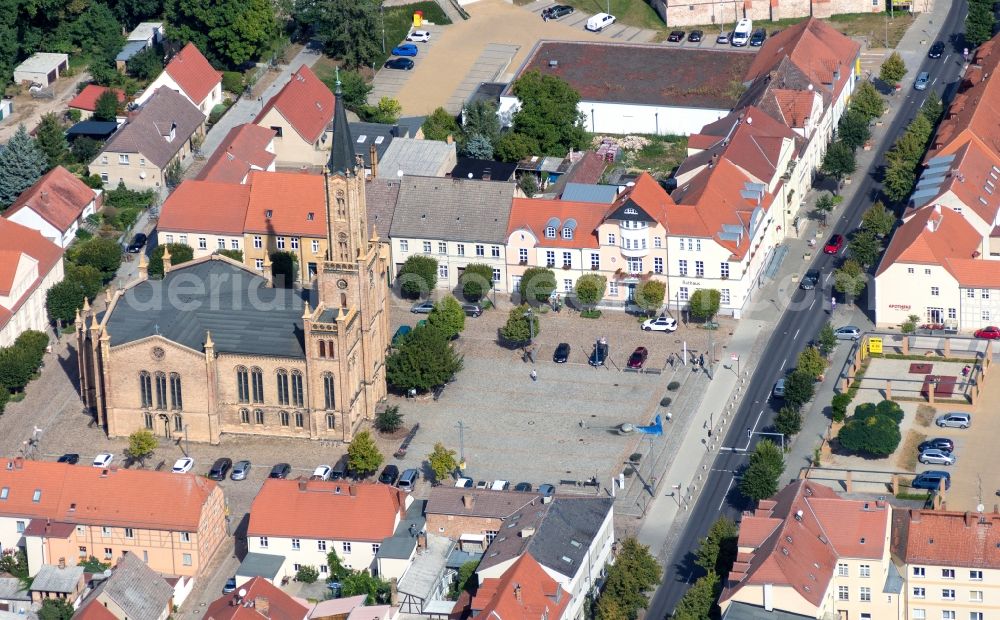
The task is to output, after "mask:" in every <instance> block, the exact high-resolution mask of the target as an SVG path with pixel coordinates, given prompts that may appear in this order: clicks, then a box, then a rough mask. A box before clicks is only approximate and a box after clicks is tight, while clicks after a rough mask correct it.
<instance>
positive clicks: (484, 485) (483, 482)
mask: <svg viewBox="0 0 1000 620" xmlns="http://www.w3.org/2000/svg"><path fill="white" fill-rule="evenodd" d="M489 487H490V483H489V482H488V481H486V480H479V481H478V482H476V488H477V489H488V488H489Z"/></svg>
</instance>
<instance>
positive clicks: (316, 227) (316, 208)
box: [243, 171, 326, 238]
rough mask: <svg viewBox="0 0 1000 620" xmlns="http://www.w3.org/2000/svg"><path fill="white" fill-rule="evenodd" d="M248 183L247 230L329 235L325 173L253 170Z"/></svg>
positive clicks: (309, 235)
mask: <svg viewBox="0 0 1000 620" xmlns="http://www.w3.org/2000/svg"><path fill="white" fill-rule="evenodd" d="M248 183H249V185H250V202H249V205H248V206H247V216H246V220H245V221H244V224H243V226H244V230H245V231H246V232H248V233H253V232H258V233H267V234H276V235H296V236H302V237H324V238H325V237H326V181H325V180H324V178H323V176H322V175H318V174H302V173H299V172H258V171H253V172H251V173H250V179H249V181H248Z"/></svg>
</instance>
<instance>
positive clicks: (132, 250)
mask: <svg viewBox="0 0 1000 620" xmlns="http://www.w3.org/2000/svg"><path fill="white" fill-rule="evenodd" d="M146 241H147V238H146V235H145V234H143V233H136V234H135V236H134V237H132V243H130V244H128V248H127V251H128V253H129V254H138V253H139V252H141V251H142V247H143V246H144V245H146Z"/></svg>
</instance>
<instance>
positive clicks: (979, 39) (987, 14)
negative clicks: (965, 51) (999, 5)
mask: <svg viewBox="0 0 1000 620" xmlns="http://www.w3.org/2000/svg"><path fill="white" fill-rule="evenodd" d="M993 15H994V14H993V10H992V6H991V3H989V2H983V1H981V0H979V1H977V0H973V1H972V2H969V12H968V13H967V14H966V16H965V44H966V45H968V46H969V48H970V49H971V48H976V47H979V46H980V45H982V44H983V43H985V42H986V41H988V40H989V39H990V37H992V36H993V27H994V24H995V22H996V19H995V17H994V16H993Z"/></svg>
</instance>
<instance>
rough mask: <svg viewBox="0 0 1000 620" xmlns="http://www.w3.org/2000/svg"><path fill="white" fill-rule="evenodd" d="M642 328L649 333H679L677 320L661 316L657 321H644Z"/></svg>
mask: <svg viewBox="0 0 1000 620" xmlns="http://www.w3.org/2000/svg"><path fill="white" fill-rule="evenodd" d="M642 328H643V329H644V330H646V331H647V332H672V331H677V320H676V319H673V318H670V317H669V316H666V315H662V314H661V315H660V316H658V317H656V318H655V319H647V320H645V321H643V322H642Z"/></svg>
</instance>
